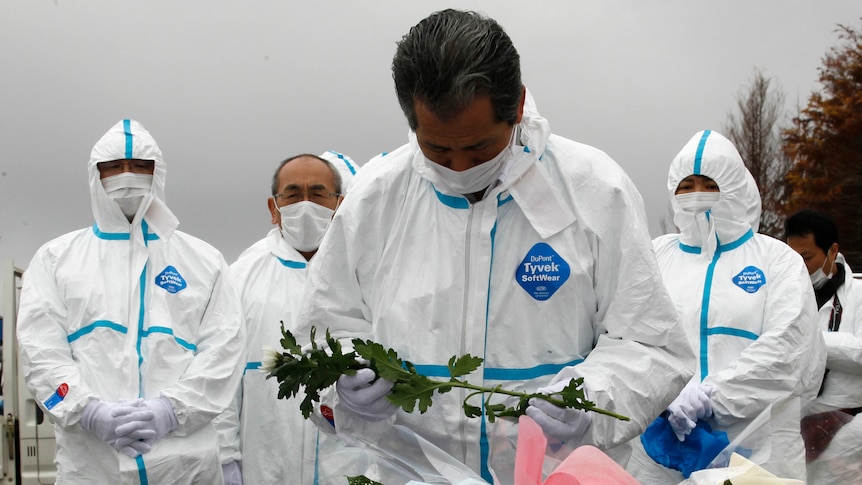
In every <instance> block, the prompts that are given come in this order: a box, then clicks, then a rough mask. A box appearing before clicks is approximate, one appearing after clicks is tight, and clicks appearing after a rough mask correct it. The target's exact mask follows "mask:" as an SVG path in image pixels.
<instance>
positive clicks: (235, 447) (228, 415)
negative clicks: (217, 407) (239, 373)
mask: <svg viewBox="0 0 862 485" xmlns="http://www.w3.org/2000/svg"><path fill="white" fill-rule="evenodd" d="M233 268H234V266H232V267H229V268H228V269H227V273H226V274H225V278H226V281H225V284H224V287H223V289H222V293H223V294H224V295H222V296H221V298H225V299H229V300H228V301H232V302H234V304H235V305H237V307H240V305H241V304H242V297H241V293H240V292H241V288H240V286H239V283H238V282H240V281H242V280H241V279H240V278H239V275H236V274H235V270H234V269H233ZM223 279H224V278H223ZM239 313H240V315H243V314H244V313H245V312H244V311H243V310H242V309H241V307H240V310H239ZM242 327H243V329H244V328H245V323H244V322H243V323H242ZM246 353H247V349H246V348H245V344H243V346H242V351H241V359H240V366H242V365H243V363H245V362H247V361H248V358H247V355H246ZM241 414H242V378H240V380H239V382H238V383H237V386H236V392H235V393H234V394H233V397H232V398H231V401H230V404H229V405H228V407H227V408H225V410H224V412H222V413H221V414H219V415H218V416H217V417H216V418H215V419H214V420H213V425H214V426H215V429H216V432H217V433H218V440H219V460H220V461H221V464H222V465H226V464H228V463H230V462H232V461H240V460H241V459H242V450H241V447H240V417H241Z"/></svg>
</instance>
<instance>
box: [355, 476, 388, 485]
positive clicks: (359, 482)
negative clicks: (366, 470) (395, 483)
mask: <svg viewBox="0 0 862 485" xmlns="http://www.w3.org/2000/svg"><path fill="white" fill-rule="evenodd" d="M347 485H383V484H382V483H380V482H375V481H374V480H372V479H370V478H367V477H366V476H365V475H359V476H355V477H347Z"/></svg>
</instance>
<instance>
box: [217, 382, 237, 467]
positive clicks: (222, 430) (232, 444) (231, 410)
mask: <svg viewBox="0 0 862 485" xmlns="http://www.w3.org/2000/svg"><path fill="white" fill-rule="evenodd" d="M241 403H242V381H240V385H238V386H237V388H236V393H235V394H234V397H233V399H232V400H231V402H230V405H228V407H227V408H225V410H224V412H223V413H221V414H219V415H218V416H216V418H215V419H214V420H213V425H214V426H215V429H216V432H217V433H218V443H219V461H220V462H221V464H222V465H226V464H228V463H230V462H232V461H240V460H241V459H242V450H241V449H240V438H239V431H240V430H239V427H240V414H241V413H242V404H241Z"/></svg>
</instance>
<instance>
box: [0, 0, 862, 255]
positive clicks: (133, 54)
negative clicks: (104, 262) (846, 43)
mask: <svg viewBox="0 0 862 485" xmlns="http://www.w3.org/2000/svg"><path fill="white" fill-rule="evenodd" d="M446 7H454V8H460V9H470V10H478V11H481V12H484V13H486V14H488V15H490V16H491V17H493V18H495V19H496V20H498V21H499V22H500V23H501V24H502V25H503V27H504V28H505V29H506V31H507V32H508V33H509V35H510V36H511V37H512V39H513V41H514V43H515V45H516V47H517V48H518V50H519V52H520V54H521V63H522V70H523V80H524V83H525V84H526V86H527V87H528V88H529V89H530V90H531V92H532V93H533V95H534V97H535V99H536V103H537V106H538V109H539V112H540V113H542V114H543V115H544V116H545V117H546V118H547V119H548V120H549V121H550V123H551V129H552V130H553V131H554V132H555V133H557V134H559V135H562V136H565V137H568V138H572V139H575V140H577V141H581V142H584V143H587V144H590V145H594V146H596V147H598V148H601V149H602V150H604V151H606V152H607V153H608V154H610V155H611V156H612V157H613V158H614V159H615V160H616V161H617V162H618V163H619V164H620V165H621V166H622V167H623V168H624V169H625V170H626V171H627V172H628V173H629V175H630V176H631V178H632V180H633V181H634V183H635V184H636V185H637V187H638V189H639V190H640V192H641V194H642V195H643V197H644V201H645V203H646V209H647V215H648V217H649V221H650V231H651V233H652V235H653V236H657V235H659V234H660V233H661V229H660V220H661V217H662V215H663V214H664V213H665V211H666V208H667V203H668V195H667V193H666V191H665V188H664V187H665V182H666V174H667V167H668V165H669V163H670V160H671V159H672V158H673V156H674V155H675V154H676V153H677V152H678V151H679V149H680V148H682V146H683V144H684V143H685V142H686V141H687V140H688V139H689V138H690V137H691V136H692V135H693V134H694V133H695V132H696V131H698V130H701V129H706V128H711V129H716V130H719V131H722V127H723V126H724V124H725V121H726V118H727V114H728V112H729V111H730V110H731V109H732V108H733V106H734V98H735V95H736V94H737V92H738V91H739V90H740V88H741V87H742V86H744V85H745V84H746V83H747V82H748V81H749V80H750V79H751V77H752V75H753V73H754V70H755V69H761V70H762V71H763V72H764V74H765V75H766V76H767V77H772V78H774V80H775V81H776V82H777V83H779V84H780V86H781V87H782V89H783V90H784V91H785V92H786V95H787V100H788V109H789V110H795V107H796V106H797V105H804V104H805V102H806V101H807V99H808V95H809V94H810V92H811V91H812V90H814V89H817V88H818V87H819V85H818V83H817V77H818V72H817V68H818V67H819V66H820V65H821V60H822V58H823V56H824V55H825V54H826V52H827V50H828V48H829V47H830V46H833V45H836V44H837V42H838V37H837V35H836V34H835V27H836V25H837V24H838V23H841V24H845V25H853V26H858V25H859V23H860V17H862V2H860V1H859V0H824V1H810V0H805V1H803V0H760V1H751V0H724V1H713V2H706V1H690V0H686V1H682V0H680V1H670V0H668V1H652V2H646V1H635V0H631V1H622V0H610V1H582V0H559V1H539V0H537V1H534V2H525V1H523V0H522V1H510V0H473V1H450V2H440V1H430V0H426V1H422V2H407V1H403V0H380V1H358V0H332V1H317V2H312V1H306V2H299V1H286V0H280V1H276V0H249V1H226V0H206V1H205V0H186V1H175V0H148V1H131V0H79V1H75V2H72V1H66V0H3V1H2V2H0V154H1V155H0V259H10V258H11V259H14V261H15V263H16V265H18V266H20V267H26V266H27V264H29V261H30V258H31V257H32V256H33V254H34V253H35V251H36V250H37V249H38V248H39V246H40V245H42V244H43V243H45V242H46V241H48V240H50V239H52V238H54V237H56V236H59V235H60V234H63V233H65V232H68V231H71V230H74V229H77V228H81V227H87V226H89V225H91V224H92V214H91V211H90V205H89V195H88V188H87V172H86V165H87V161H88V159H89V154H90V150H91V148H92V146H93V144H94V143H95V142H96V141H97V140H98V139H99V138H100V137H101V135H102V134H103V133H104V132H105V131H107V129H108V128H110V127H111V126H112V125H113V124H114V123H116V122H117V121H119V120H120V119H123V118H127V117H130V118H135V119H137V120H138V121H140V122H141V123H143V124H144V126H146V127H147V129H148V130H149V131H150V132H151V133H152V134H153V136H154V137H155V139H156V141H157V142H158V143H159V145H160V146H161V148H162V151H163V152H164V156H165V161H166V163H167V167H168V176H167V188H166V192H167V200H168V204H169V206H170V207H171V208H172V209H173V211H174V212H175V213H176V214H177V216H178V217H179V219H180V229H181V230H184V231H186V232H188V233H191V234H193V235H195V236H198V237H200V238H202V239H204V240H206V241H208V242H210V243H211V244H213V245H214V246H216V247H217V248H219V249H220V250H221V251H222V252H223V253H224V255H225V258H226V259H227V261H228V262H232V261H233V260H235V259H236V257H237V256H238V255H239V253H240V252H241V251H242V250H243V249H244V248H246V247H247V246H249V245H251V244H252V243H253V242H254V241H256V240H257V239H259V238H261V237H262V236H263V235H264V234H265V232H266V231H267V230H268V229H269V227H270V225H269V214H268V212H267V209H266V198H267V196H268V186H269V182H270V177H271V175H272V171H273V169H274V168H275V166H276V164H277V163H278V162H279V161H280V160H282V159H284V158H286V157H288V156H290V155H294V154H297V153H303V152H311V153H320V152H323V151H325V150H329V149H332V150H336V151H340V152H342V153H345V154H347V155H349V156H350V157H352V158H353V159H354V160H356V161H357V162H358V163H359V164H363V163H365V162H366V161H367V160H368V159H370V158H371V157H373V156H374V155H376V154H378V153H380V152H384V151H391V150H393V149H394V148H396V147H398V146H400V145H401V144H403V143H404V142H405V141H406V139H407V137H406V135H407V125H406V122H405V121H404V119H403V116H402V114H401V112H400V110H399V108H398V104H397V102H396V99H395V95H394V90H393V86H392V79H391V74H390V63H391V60H392V55H393V53H394V50H395V43H396V42H397V41H398V40H399V39H400V38H401V36H402V35H403V34H404V33H406V32H407V30H408V29H409V28H410V27H411V26H412V25H414V24H415V23H417V22H418V21H419V20H421V19H422V18H424V17H425V16H426V15H428V14H429V13H431V12H433V11H436V10H440V9H442V8H446Z"/></svg>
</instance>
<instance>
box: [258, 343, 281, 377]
mask: <svg viewBox="0 0 862 485" xmlns="http://www.w3.org/2000/svg"><path fill="white" fill-rule="evenodd" d="M260 350H261V352H263V357H262V358H261V363H260V370H261V371H263V372H266V373H267V374H269V373H270V372H272V371H273V369H275V367H276V366H277V365H278V362H279V361H280V360H281V352H279V351H277V350H275V349H274V348H272V347H270V346H269V345H264V346H263V347H261V348H260Z"/></svg>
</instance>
